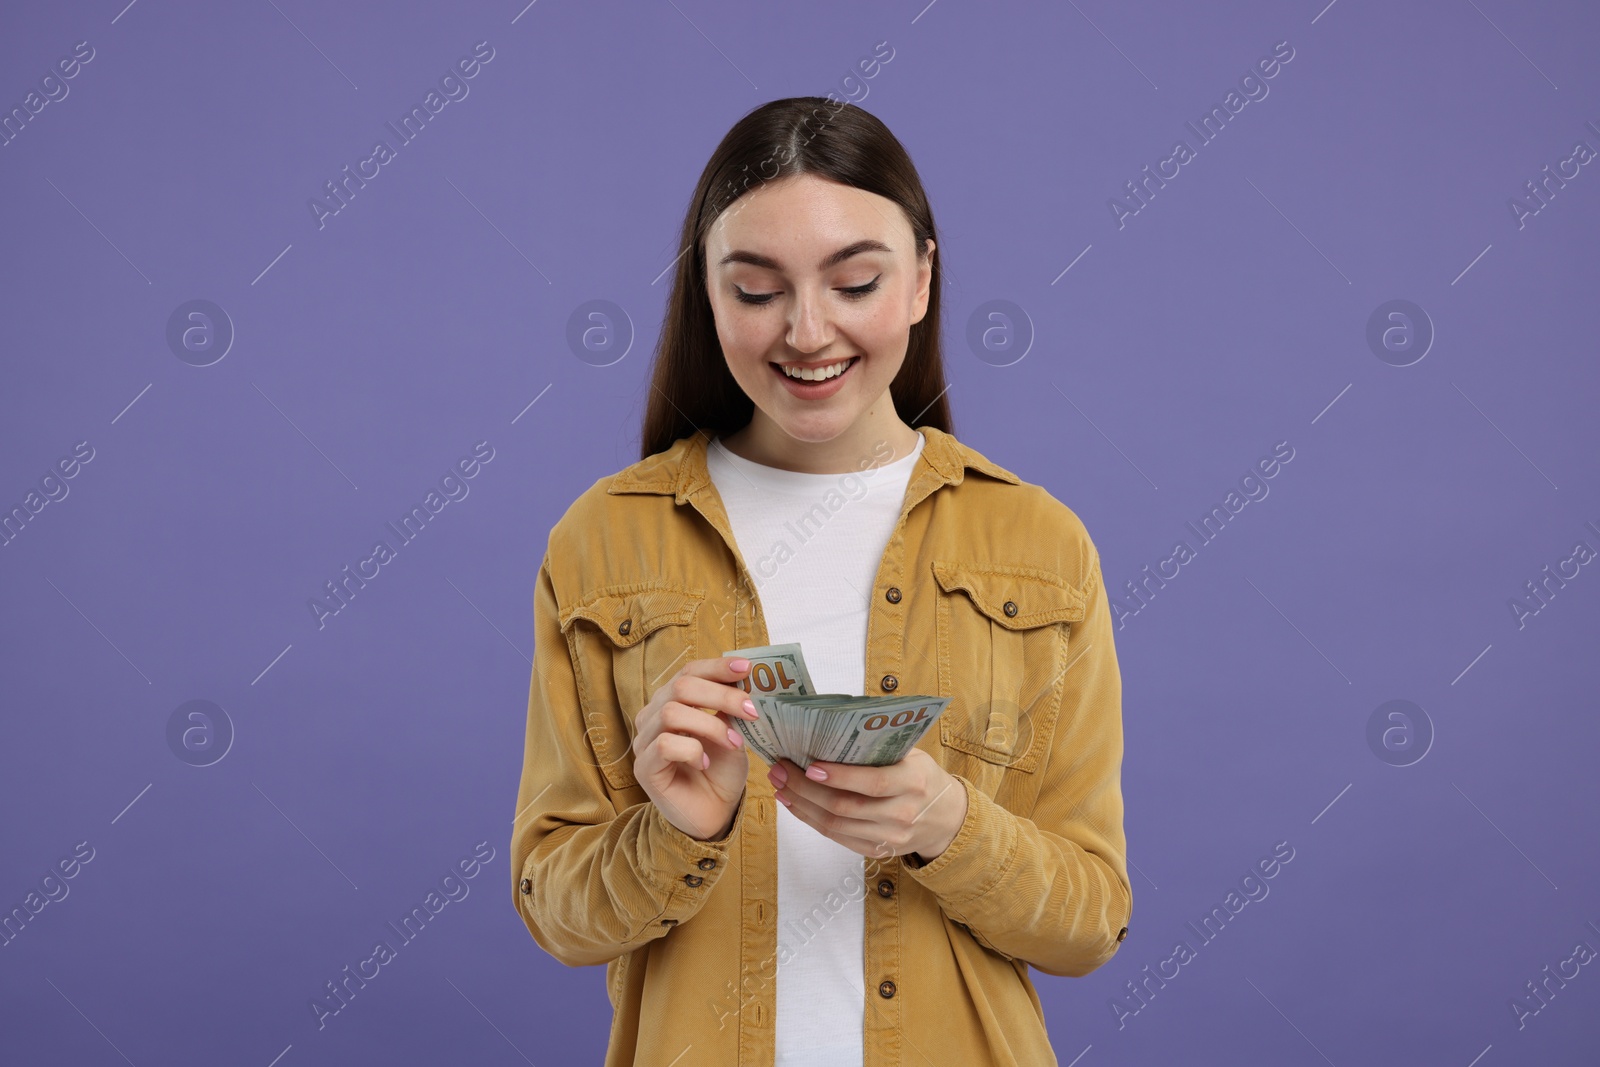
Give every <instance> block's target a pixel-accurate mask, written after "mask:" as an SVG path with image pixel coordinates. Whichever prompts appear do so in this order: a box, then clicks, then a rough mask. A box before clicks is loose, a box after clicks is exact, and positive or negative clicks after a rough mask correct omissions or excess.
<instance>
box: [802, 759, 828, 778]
mask: <svg viewBox="0 0 1600 1067" xmlns="http://www.w3.org/2000/svg"><path fill="white" fill-rule="evenodd" d="M806 777H807V778H810V779H811V780H812V781H813V782H826V781H827V780H828V772H827V771H825V770H823V769H822V768H821V767H818V766H817V765H816V764H814V763H813V764H812V765H811V766H809V767H807V768H806Z"/></svg>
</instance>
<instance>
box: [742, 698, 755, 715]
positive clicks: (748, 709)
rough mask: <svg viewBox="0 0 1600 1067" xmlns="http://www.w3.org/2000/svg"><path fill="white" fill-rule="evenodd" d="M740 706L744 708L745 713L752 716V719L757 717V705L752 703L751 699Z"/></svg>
mask: <svg viewBox="0 0 1600 1067" xmlns="http://www.w3.org/2000/svg"><path fill="white" fill-rule="evenodd" d="M740 706H741V707H743V708H744V713H745V714H746V715H748V716H750V717H751V718H752V719H753V718H755V717H756V706H755V704H754V703H752V702H751V701H748V700H746V701H745V702H744V703H743V704H742V705H740Z"/></svg>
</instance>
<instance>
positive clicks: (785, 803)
mask: <svg viewBox="0 0 1600 1067" xmlns="http://www.w3.org/2000/svg"><path fill="white" fill-rule="evenodd" d="M772 795H773V796H775V797H777V798H778V803H779V804H782V805H783V806H784V807H786V808H792V807H794V805H793V804H791V803H789V800H788V798H787V797H785V796H784V795H783V794H782V793H774V794H772Z"/></svg>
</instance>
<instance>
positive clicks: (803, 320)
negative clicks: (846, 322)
mask: <svg viewBox="0 0 1600 1067" xmlns="http://www.w3.org/2000/svg"><path fill="white" fill-rule="evenodd" d="M793 306H794V310H793V312H791V313H790V317H789V333H788V337H787V338H786V340H787V341H788V343H789V347H790V348H793V349H794V350H795V351H796V352H806V353H810V352H816V351H819V350H821V349H823V348H825V347H827V345H828V342H829V341H830V340H832V337H831V334H832V329H831V325H830V323H829V322H828V313H827V310H826V308H825V307H824V306H823V303H822V299H821V297H819V296H817V295H815V294H811V293H805V292H802V293H800V294H799V295H798V296H796V298H795V301H794V305H793Z"/></svg>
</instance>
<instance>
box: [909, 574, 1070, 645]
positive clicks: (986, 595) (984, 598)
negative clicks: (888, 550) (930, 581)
mask: <svg viewBox="0 0 1600 1067" xmlns="http://www.w3.org/2000/svg"><path fill="white" fill-rule="evenodd" d="M933 574H934V577H935V578H937V579H938V581H939V587H940V588H941V589H943V590H944V591H945V592H947V593H954V592H955V591H956V590H958V589H959V590H961V591H962V592H964V593H966V594H967V596H968V597H970V598H971V600H972V603H973V604H974V605H975V606H976V607H977V609H978V610H979V611H981V612H983V614H984V615H986V616H988V617H989V618H990V619H993V620H994V621H995V622H997V623H999V624H1000V625H1001V626H1004V627H1005V628H1006V629H1008V630H1026V629H1028V628H1029V627H1032V626H1043V625H1045V624H1046V623H1052V622H1081V621H1083V613H1084V603H1085V601H1084V596H1083V593H1081V592H1080V591H1079V590H1078V589H1076V588H1074V587H1073V586H1072V585H1070V584H1069V583H1068V582H1067V581H1066V580H1064V579H1063V578H1061V577H1059V576H1058V575H1055V574H1051V573H1050V572H1049V571H1046V570H1041V569H1040V568H1038V567H1024V566H1009V565H1006V564H1001V563H965V562H960V561H957V560H938V559H936V560H934V561H933ZM1007 605H1009V606H1010V607H1009V609H1008V607H1007Z"/></svg>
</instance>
